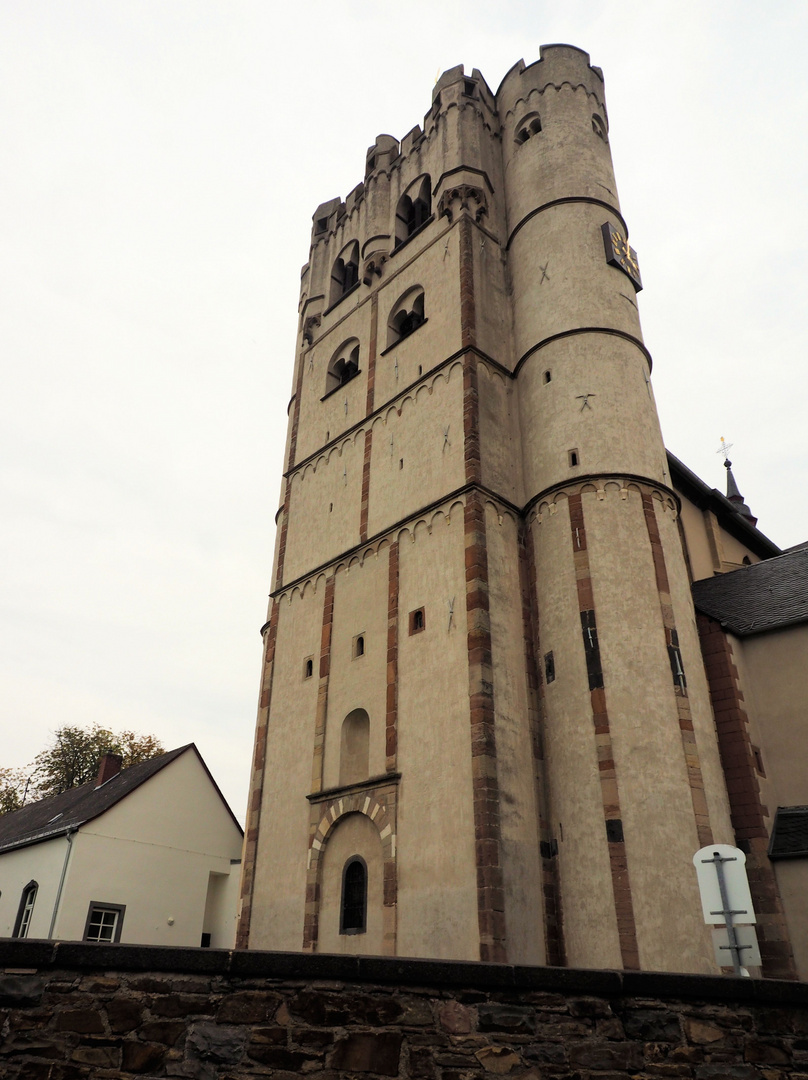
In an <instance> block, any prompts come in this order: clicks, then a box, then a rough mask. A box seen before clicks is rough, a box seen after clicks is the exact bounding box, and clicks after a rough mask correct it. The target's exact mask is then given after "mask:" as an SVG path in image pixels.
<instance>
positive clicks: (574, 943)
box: [531, 498, 622, 968]
mask: <svg viewBox="0 0 808 1080" xmlns="http://www.w3.org/2000/svg"><path fill="white" fill-rule="evenodd" d="M569 536H570V520H569V511H568V503H567V499H566V498H559V499H558V500H557V501H555V502H553V503H550V504H549V505H548V507H547V509H546V510H544V509H542V510H541V512H540V516H539V517H538V518H536V519H535V520H534V521H533V523H532V527H531V540H532V542H533V544H534V558H535V560H536V564H537V566H539V565H540V566H541V567H542V573H541V574H540V575H538V577H537V602H538V611H539V641H540V643H541V654H542V655H543V654H546V653H548V652H551V651H552V652H553V654H554V657H555V662H556V677H555V680H554V681H553V682H551V683H548V684H547V685H546V686H545V719H544V733H545V756H546V762H547V777H548V784H549V790H550V807H551V827H552V830H553V833H554V835H555V837H556V839H557V841H558V867H559V875H560V881H561V891H562V909H563V922H564V944H565V948H566V955H567V963H568V964H569V965H570V966H571V967H589V966H592V967H607V968H619V967H622V961H621V957H620V949H619V944H618V937H617V919H616V916H615V910H614V901H613V898H612V885H611V874H610V869H609V856H608V851H607V847H606V843H605V826H604V824H603V804H602V799H601V792H600V778H599V773H598V760H597V755H596V752H595V741H594V737H593V731H592V727H593V725H592V708H591V704H590V696H589V690H588V681H587V674H586V665H585V661H584V653H583V649H582V647H581V623H580V619H579V616H578V596H577V587H576V577H575V566H574V563H573V559H572V554H571V548H570V541H569Z"/></svg>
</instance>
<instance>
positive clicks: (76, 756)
mask: <svg viewBox="0 0 808 1080" xmlns="http://www.w3.org/2000/svg"><path fill="white" fill-rule="evenodd" d="M162 753H163V746H162V744H161V742H160V740H159V739H157V738H156V737H155V736H154V735H138V734H136V733H135V732H134V731H119V732H118V733H117V734H116V733H115V732H112V731H110V730H109V729H108V728H102V727H101V726H100V725H99V724H94V725H93V726H92V727H91V728H80V727H75V726H72V725H70V724H68V725H66V726H65V727H62V728H58V730H56V731H55V732H54V733H53V740H52V742H51V743H50V745H49V746H47V747H46V748H45V749H44V750H42V751H40V753H38V754H37V756H36V757H35V758H34V760H33V763H32V764H31V765H30V766H28V768H26V769H0V813H6V812H8V811H9V810H16V809H18V808H19V807H20V806H22V805H23V804H24V803H30V802H34V801H36V800H39V799H47V798H50V796H52V795H60V794H61V793H62V792H63V791H69V790H70V788H74V787H79V786H80V785H81V784H87V783H89V782H90V781H91V780H95V778H96V776H97V775H98V767H99V765H100V764H101V759H102V758H103V756H104V754H120V756H121V759H122V761H121V768H123V769H128V768H129V766H130V765H138V764H139V763H140V762H141V761H147V760H148V759H149V758H152V757H156V755H157V754H162Z"/></svg>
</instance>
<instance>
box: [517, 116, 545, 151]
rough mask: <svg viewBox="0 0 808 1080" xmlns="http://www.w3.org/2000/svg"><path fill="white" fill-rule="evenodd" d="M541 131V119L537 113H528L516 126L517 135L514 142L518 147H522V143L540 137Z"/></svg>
mask: <svg viewBox="0 0 808 1080" xmlns="http://www.w3.org/2000/svg"><path fill="white" fill-rule="evenodd" d="M540 131H541V118H540V117H539V114H538V113H537V112H531V113H528V114H527V116H523V117H522V119H521V120H520V122H519V123H518V124H517V125H516V134H515V135H514V140H515V142H516V143H517V145H519V146H521V145H522V143H526V142H527V140H528V139H529V138H531V137H532V136H533V135H538V133H539V132H540Z"/></svg>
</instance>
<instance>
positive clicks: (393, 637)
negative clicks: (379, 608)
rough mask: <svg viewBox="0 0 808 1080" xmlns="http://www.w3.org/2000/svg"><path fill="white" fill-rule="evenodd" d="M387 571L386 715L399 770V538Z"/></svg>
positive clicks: (390, 761) (391, 755) (390, 752)
mask: <svg viewBox="0 0 808 1080" xmlns="http://www.w3.org/2000/svg"><path fill="white" fill-rule="evenodd" d="M388 560H389V561H388V574H387V706H386V717H385V746H386V750H385V752H386V755H387V758H386V762H387V764H386V768H387V771H388V772H395V771H396V759H397V756H398V732H397V724H398V582H399V565H398V564H399V549H398V541H397V540H395V541H394V542H393V543H392V544H391V545H390V548H389V555H388Z"/></svg>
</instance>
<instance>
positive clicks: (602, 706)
mask: <svg viewBox="0 0 808 1080" xmlns="http://www.w3.org/2000/svg"><path fill="white" fill-rule="evenodd" d="M569 514H570V532H571V539H572V551H573V559H574V562H575V578H576V583H577V587H578V608H579V611H580V613H581V628H582V634H583V644H584V652H585V653H586V659H587V671H588V673H589V697H590V702H591V706H592V722H593V725H594V729H595V752H596V754H597V759H598V770H599V772H600V793H601V799H602V801H603V817H604V820H605V823H606V843H607V846H608V849H609V866H610V868H611V874H612V892H613V894H614V907H615V914H616V916H617V933H618V937H619V941H620V955H621V957H622V961H623V967H624V968H628V969H635V970H636V969H639V966H640V956H639V949H638V947H637V929H636V925H635V922H634V903H633V900H632V896H631V881H630V878H629V873H628V861H627V859H626V845H625V842H624V841H623V821H622V813H621V810H620V791H619V787H618V783H617V767H616V765H615V761H614V751H613V748H612V736H611V730H610V726H609V713H608V709H607V706H606V688H605V686H604V682H603V673H602V670H601V667H600V648H599V644H598V640H597V622H596V616H595V599H594V593H593V590H592V574H591V570H590V565H589V551H588V548H587V543H586V522H585V521H584V508H583V502H582V500H581V496H580V494H577V495H571V496H570V498H569Z"/></svg>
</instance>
